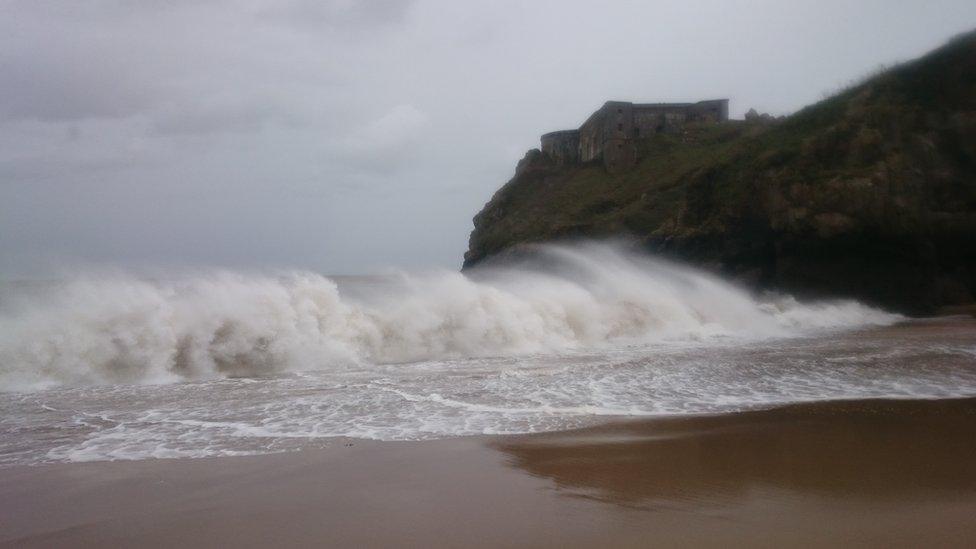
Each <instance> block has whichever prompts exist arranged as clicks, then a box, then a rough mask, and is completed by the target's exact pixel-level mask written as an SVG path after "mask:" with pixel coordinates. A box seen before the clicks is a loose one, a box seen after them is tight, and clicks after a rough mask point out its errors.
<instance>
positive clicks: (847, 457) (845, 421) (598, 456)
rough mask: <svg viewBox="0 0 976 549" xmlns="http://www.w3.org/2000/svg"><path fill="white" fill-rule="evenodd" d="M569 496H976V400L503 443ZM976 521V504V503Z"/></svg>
mask: <svg viewBox="0 0 976 549" xmlns="http://www.w3.org/2000/svg"><path fill="white" fill-rule="evenodd" d="M493 446H494V447H495V448H496V449H498V450H500V451H502V452H504V453H505V454H506V455H507V456H508V457H509V462H510V464H511V465H512V466H514V467H516V468H518V469H520V470H524V471H526V472H528V473H530V474H531V475H534V476H537V477H542V478H546V479H551V481H553V482H554V483H555V488H556V490H557V491H558V492H559V493H562V494H565V495H572V496H578V497H583V498H587V499H594V500H598V501H603V502H607V503H613V504H618V505H623V506H630V507H635V506H636V507H642V508H648V509H654V508H661V507H667V508H674V507H679V508H684V509H689V510H690V509H702V508H709V507H723V506H735V505H740V504H742V503H743V501H745V500H749V501H752V500H755V499H757V498H759V499H769V500H771V501H774V502H779V503H783V504H789V503H790V502H793V501H796V500H802V499H808V500H809V499H818V500H819V499H824V498H827V499H833V500H836V499H844V500H854V501H864V502H868V503H871V504H884V503H898V504H905V503H911V502H913V501H919V502H922V501H928V500H931V499H940V498H964V499H968V500H970V501H976V400H973V399H965V400H948V401H858V402H837V403H819V404H809V405H797V406H790V407H786V408H780V409H775V410H765V411H755V412H748V413H741V414H732V415H723V416H712V417H692V418H688V417H685V418H672V419H664V420H657V421H651V422H644V421H640V422H626V423H621V424H617V425H613V426H602V427H598V428H593V429H584V430H578V431H567V432H559V433H547V434H540V435H531V436H524V437H512V438H507V439H502V440H500V441H496V442H493ZM973 511H974V515H973V516H974V517H976V505H974V507H973Z"/></svg>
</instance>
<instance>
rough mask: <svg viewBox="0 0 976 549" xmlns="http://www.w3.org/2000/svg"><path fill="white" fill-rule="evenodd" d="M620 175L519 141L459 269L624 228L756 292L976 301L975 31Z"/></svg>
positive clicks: (672, 148) (686, 134)
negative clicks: (522, 148)
mask: <svg viewBox="0 0 976 549" xmlns="http://www.w3.org/2000/svg"><path fill="white" fill-rule="evenodd" d="M642 147H643V151H642V154H641V157H642V160H641V161H640V162H639V163H638V165H637V166H636V167H635V168H634V169H632V170H630V171H628V172H625V173H619V174H608V173H606V172H605V171H604V169H603V168H602V166H600V165H596V164H583V165H570V166H556V165H555V164H553V163H552V162H550V161H549V160H548V159H547V158H546V157H545V156H544V155H542V154H541V153H540V152H539V151H529V153H528V154H527V155H526V157H525V158H524V159H523V160H522V161H521V162H520V163H519V167H518V169H517V172H516V175H515V177H514V178H513V179H512V180H511V181H509V182H508V183H507V184H506V185H505V186H504V187H502V188H501V189H500V190H499V191H498V192H497V193H496V194H495V196H494V197H493V198H492V199H491V201H490V202H489V203H488V204H487V205H485V208H484V209H483V210H482V211H481V212H480V213H478V215H477V216H475V218H474V225H475V229H474V231H473V232H472V233H471V240H470V245H469V249H468V252H467V253H466V254H465V267H470V266H473V265H476V264H478V263H480V262H483V261H484V260H486V259H487V258H490V257H494V256H499V255H506V254H509V253H512V252H513V251H517V250H519V249H520V248H521V247H522V245H524V244H527V243H532V242H543V241H550V240H560V239H567V238H574V237H596V238H599V237H605V236H611V235H616V236H619V235H626V236H629V237H630V238H632V239H633V241H634V242H635V244H636V245H638V246H640V247H642V248H644V249H646V250H649V251H652V252H657V253H663V254H665V255H669V256H672V257H676V258H679V259H682V260H686V261H689V262H691V263H694V264H698V265H702V266H705V267H707V268H710V269H713V270H716V271H719V272H721V273H723V274H726V275H731V276H733V277H735V278H738V279H740V280H742V281H745V282H747V283H750V284H753V285H755V286H757V287H768V288H777V289H783V290H787V291H791V292H795V293H798V294H800V295H830V296H848V297H856V298H859V299H862V300H865V301H867V302H871V303H875V304H879V305H882V306H887V307H890V308H894V309H897V310H902V311H907V312H930V311H932V310H934V309H935V308H937V307H940V306H944V305H953V304H963V303H971V302H972V301H973V299H974V296H976V32H973V33H968V34H966V35H963V36H960V37H958V38H956V39H954V40H953V41H951V42H950V43H948V44H947V45H946V46H944V47H942V48H940V49H938V50H936V51H934V52H932V53H930V54H928V55H926V56H925V57H923V58H921V59H918V60H916V61H914V62H911V63H907V64H905V65H902V66H899V67H896V68H895V69H892V70H889V71H887V72H885V73H883V74H881V75H878V76H876V77H874V78H871V79H870V80H868V81H866V82H865V83H863V84H861V85H858V86H855V87H852V88H850V89H848V90H846V91H844V92H842V93H840V94H838V95H836V96H834V97H831V98H829V99H827V100H824V101H822V102H820V103H817V104H815V105H812V106H810V107H807V108H806V109H804V110H802V111H800V112H798V113H796V114H795V115H793V116H791V117H789V118H787V119H786V120H783V121H780V122H777V123H769V122H768V121H751V122H728V123H725V124H720V125H713V126H697V127H696V126H694V125H689V126H687V127H686V128H685V130H684V131H683V132H682V133H681V134H679V135H659V136H655V137H654V138H652V139H650V140H647V141H646V142H644V144H643V145H642Z"/></svg>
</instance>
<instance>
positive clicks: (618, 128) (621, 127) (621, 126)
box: [617, 124, 624, 132]
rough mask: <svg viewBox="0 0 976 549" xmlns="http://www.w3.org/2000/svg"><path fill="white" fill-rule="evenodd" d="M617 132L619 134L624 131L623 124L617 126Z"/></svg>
mask: <svg viewBox="0 0 976 549" xmlns="http://www.w3.org/2000/svg"><path fill="white" fill-rule="evenodd" d="M617 131H618V132H622V131H624V125H623V124H617Z"/></svg>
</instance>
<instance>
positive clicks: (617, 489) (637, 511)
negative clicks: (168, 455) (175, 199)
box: [0, 398, 976, 547]
mask: <svg viewBox="0 0 976 549" xmlns="http://www.w3.org/2000/svg"><path fill="white" fill-rule="evenodd" d="M974 455H976V398H967V399H946V400H889V399H885V400H853V401H829V402H816V403H809V404H796V405H788V406H783V407H778V408H772V409H763V410H753V411H746V412H738V413H731V414H719V415H700V416H699V415H696V416H671V417H664V418H654V419H647V418H633V419H625V420H623V421H615V422H612V423H607V424H603V425H599V426H593V427H585V428H581V429H574V430H568V431H556V432H547V433H535V434H526V435H499V436H474V437H460V438H449V439H441V440H434V441H423V442H377V441H363V440H352V439H347V440H342V439H337V440H336V443H335V444H334V445H333V446H331V447H329V448H325V449H320V450H303V451H298V452H291V453H282V454H268V455H259V456H240V457H216V458H197V459H160V460H143V461H114V462H88V463H65V464H45V465H35V466H14V467H9V468H5V469H2V470H0V494H3V504H2V507H3V512H2V513H0V517H2V518H0V546H4V547H7V546H10V547H14V546H16V547H35V546H37V547H39V546H44V547H51V546H54V547H63V546H78V545H92V544H107V545H139V546H148V547H164V546H173V545H181V546H185V547H202V546H214V545H218V544H233V545H236V546H244V547H251V546H253V547H259V546H267V545H278V546H286V547H292V546H309V545H340V546H347V545H367V546H377V545H378V546H388V545H401V546H402V545H406V546H424V545H431V544H433V545H448V546H457V545H464V546H484V547H488V546H494V547H497V546H530V547H548V546H557V545H558V546H563V547H565V546H570V547H587V546H601V545H602V546H606V545H613V546H647V545H658V546H689V545H691V546H725V547H728V546H733V547H735V546H775V545H784V544H788V545H806V546H826V545H836V544H839V543H843V544H847V545H856V546H880V545H884V546H898V545H906V546H908V545H918V544H925V545H930V546H931V545H939V546H965V545H968V544H971V543H972V542H973V540H976V521H973V520H972V517H973V516H976V461H974V460H973V459H972V456H974ZM828 526H829V527H828ZM649 536H651V537H649Z"/></svg>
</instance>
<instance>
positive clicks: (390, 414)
mask: <svg viewBox="0 0 976 549" xmlns="http://www.w3.org/2000/svg"><path fill="white" fill-rule="evenodd" d="M539 258H541V259H540V260H539V261H535V262H533V263H532V264H526V265H522V266H520V267H510V268H504V269H494V270H484V271H480V272H477V273H474V274H470V275H462V274H459V273H456V272H427V273H419V274H418V273H414V274H409V273H391V274H390V275H387V276H383V277H362V278H340V279H330V278H328V277H324V276H322V275H319V274H315V273H309V272H290V271H289V272H276V273H240V272H228V271H196V272H182V273H169V274H168V275H167V276H165V277H155V278H148V277H143V276H137V275H134V274H131V273H124V272H117V271H116V272H98V273H93V272H92V273H87V274H84V275H77V276H73V277H71V278H68V279H65V280H62V281H59V282H57V283H37V284H24V283H17V284H15V283H6V284H4V285H3V286H0V465H8V466H9V465H14V464H36V463H45V462H65V461H69V462H70V461H91V460H113V459H150V458H177V457H205V456H229V455H248V454H260V453H270V452H282V451H291V450H298V449H303V448H314V447H319V446H327V445H329V444H334V443H335V441H336V437H354V438H368V439H380V440H423V439H432V438H441V437H450V436H463V435H474V434H499V433H526V432H536V431H543V430H554V429H566V428H572V427H579V426H584V425H591V424H593V423H596V422H600V421H607V420H609V419H612V418H615V417H626V416H656V415H670V414H702V413H727V412H734V411H740V410H745V409H751V408H757V407H770V406H777V405H782V404H789V403H797V402H809V401H818V400H832V399H851V398H881V397H885V398H951V397H963V396H974V395H976V323H974V322H973V321H972V320H967V319H954V320H951V321H947V320H945V319H940V320H911V319H905V318H903V317H900V316H898V315H894V314H890V313H887V312H884V311H880V310H877V309H873V308H870V307H867V306H864V305H861V304H859V303H856V302H853V301H831V302H799V301H797V300H795V299H793V298H791V297H789V296H783V295H763V296H755V295H752V294H750V293H748V292H746V291H744V290H742V289H740V288H737V287H736V286H734V285H731V284H729V283H726V282H724V281H722V280H719V279H717V278H714V277H712V276H709V275H706V274H704V273H701V272H698V271H695V270H693V269H689V268H687V267H683V266H679V265H675V264H671V263H668V262H665V261H661V260H658V259H654V258H648V257H638V256H634V255H629V254H627V253H625V252H622V251H621V250H619V249H617V248H614V247H612V246H607V245H601V244H589V245H578V246H574V247H558V246H553V247H547V248H544V249H542V250H540V253H539Z"/></svg>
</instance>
